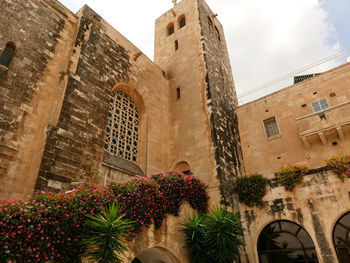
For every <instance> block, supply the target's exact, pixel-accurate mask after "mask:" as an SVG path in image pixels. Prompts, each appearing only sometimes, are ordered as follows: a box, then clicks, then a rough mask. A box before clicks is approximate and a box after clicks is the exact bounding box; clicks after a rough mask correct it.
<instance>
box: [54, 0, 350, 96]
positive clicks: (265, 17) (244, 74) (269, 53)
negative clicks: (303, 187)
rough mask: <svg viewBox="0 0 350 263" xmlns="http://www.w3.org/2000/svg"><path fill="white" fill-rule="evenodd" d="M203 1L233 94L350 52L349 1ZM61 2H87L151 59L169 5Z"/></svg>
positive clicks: (73, 1)
mask: <svg viewBox="0 0 350 263" xmlns="http://www.w3.org/2000/svg"><path fill="white" fill-rule="evenodd" d="M206 1H207V3H208V5H209V6H210V7H211V9H212V10H213V12H215V13H217V14H218V19H219V20H220V22H221V23H222V24H223V26H224V29H225V37H226V41H227V46H228V50H229V54H230V60H231V67H232V72H233V76H234V79H235V86H236V90H237V94H238V95H239V94H242V93H244V92H247V91H249V90H252V89H254V88H256V87H258V86H260V85H262V84H264V83H267V82H269V81H271V80H274V79H276V78H278V77H280V76H283V75H285V74H287V73H290V72H293V71H295V70H297V69H300V68H302V67H304V66H307V65H309V64H311V63H313V62H315V61H318V60H320V59H323V58H325V57H328V56H330V55H333V54H336V53H338V52H340V51H342V50H345V49H349V48H350V34H349V31H350V30H349V27H350V0H264V1H261V0H206ZM61 2H62V3H63V4H64V5H66V6H67V7H68V8H69V9H71V10H72V11H73V12H77V11H78V9H80V8H81V7H82V6H83V5H84V4H88V5H89V6H90V7H91V8H92V9H94V10H95V11H96V12H97V13H98V14H100V15H101V16H102V17H103V18H104V19H105V20H106V21H107V22H109V23H110V24H111V25H112V26H113V27H114V28H115V29H116V30H118V31H119V32H120V33H121V34H123V35H124V36H125V37H126V38H128V39H129V40H130V41H131V42H132V43H133V44H135V45H136V46H137V47H138V48H139V49H141V50H142V51H143V52H144V53H145V54H146V55H147V56H148V57H150V58H151V59H153V45H154V20H155V19H156V18H157V17H159V16H160V15H162V14H163V13H164V12H166V11H167V10H168V9H170V8H171V7H172V6H173V4H172V1H171V0H152V1H140V0H127V1H125V0H98V1H97V0H61ZM348 56H349V57H350V53H349V55H348ZM342 61H344V62H345V61H346V58H342ZM272 91H273V90H272V89H271V88H267V89H265V90H264V92H262V93H257V94H253V95H251V96H249V97H245V98H242V99H241V100H240V102H241V103H246V102H248V101H250V100H252V99H256V98H257V97H260V96H263V95H265V94H267V93H271V92H272Z"/></svg>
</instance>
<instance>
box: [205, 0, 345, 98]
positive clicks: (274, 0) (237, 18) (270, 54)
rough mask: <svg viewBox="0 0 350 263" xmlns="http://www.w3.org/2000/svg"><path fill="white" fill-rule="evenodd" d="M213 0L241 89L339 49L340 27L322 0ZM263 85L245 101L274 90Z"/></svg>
mask: <svg viewBox="0 0 350 263" xmlns="http://www.w3.org/2000/svg"><path fill="white" fill-rule="evenodd" d="M208 2H209V5H214V2H216V3H217V4H216V5H217V10H215V12H217V13H218V14H219V16H218V19H219V20H220V21H221V23H222V24H223V26H224V28H225V35H226V40H227V42H228V49H229V53H230V57H231V66H232V72H233V76H234V78H235V85H236V90H237V93H238V94H240V93H243V92H246V91H248V90H251V89H254V88H256V87H257V86H259V85H261V84H264V83H267V82H269V81H271V80H274V79H276V78H278V77H281V76H283V75H285V74H288V73H289V72H293V71H295V70H297V69H299V68H301V67H304V66H307V65H309V64H311V63H313V62H315V61H317V60H320V59H322V58H324V57H327V56H330V55H332V54H334V53H336V52H338V51H339V43H338V42H337V41H336V39H337V35H336V31H335V29H334V27H333V26H332V25H331V24H329V23H328V22H327V13H326V11H325V10H324V9H323V8H322V6H321V4H320V3H319V1H317V0H308V1H304V0H293V1H289V0H288V1H287V0H285V1H279V0H265V1H259V0H250V1H246V0H235V1H220V2H219V1H217V0H208ZM264 91H265V93H257V94H253V95H251V96H248V97H244V98H241V102H242V101H243V102H247V101H249V100H252V99H255V98H257V97H259V96H263V95H264V94H266V93H270V92H272V90H269V89H265V90H264ZM254 95H255V96H254Z"/></svg>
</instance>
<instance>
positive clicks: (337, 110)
mask: <svg viewBox="0 0 350 263" xmlns="http://www.w3.org/2000/svg"><path fill="white" fill-rule="evenodd" d="M296 123H297V127H298V129H299V136H300V138H301V140H302V141H303V142H304V145H305V146H306V147H307V148H309V147H310V144H309V142H308V139H307V138H308V137H310V136H314V135H317V136H319V137H320V139H321V141H322V143H323V144H327V138H326V132H328V131H331V130H333V129H335V130H336V132H337V134H338V136H339V139H340V140H342V141H344V140H345V135H344V132H343V127H344V126H346V125H349V124H350V102H345V103H342V104H338V105H336V106H334V107H331V108H329V109H327V110H324V111H322V112H315V113H312V114H308V115H305V116H303V117H300V118H298V119H296Z"/></svg>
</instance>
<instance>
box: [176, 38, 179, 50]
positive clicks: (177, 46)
mask: <svg viewBox="0 0 350 263" xmlns="http://www.w3.org/2000/svg"><path fill="white" fill-rule="evenodd" d="M178 49H179V41H177V40H175V51H176V50H178Z"/></svg>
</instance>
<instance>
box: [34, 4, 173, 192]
mask: <svg viewBox="0 0 350 263" xmlns="http://www.w3.org/2000/svg"><path fill="white" fill-rule="evenodd" d="M78 17H79V30H78V33H77V38H76V41H75V43H74V52H73V55H72V57H71V65H70V72H69V78H68V83H67V89H66V93H65V97H64V100H63V105H62V111H61V114H60V118H59V121H58V124H57V125H56V126H54V127H52V129H51V130H50V132H49V136H48V140H47V143H46V146H45V152H44V156H43V160H42V163H41V167H40V172H39V179H38V181H37V185H36V189H50V190H62V189H67V188H69V187H70V186H71V185H74V184H79V183H83V182H84V183H87V182H97V183H104V182H108V181H110V180H119V179H128V173H123V172H121V171H120V169H117V168H118V167H113V165H110V164H109V165H104V160H105V159H104V139H105V130H106V126H107V114H108V108H109V101H110V98H111V94H112V90H115V89H117V90H118V89H122V90H124V91H126V92H128V93H129V94H130V95H131V96H132V97H133V98H134V100H135V101H136V103H137V104H138V105H139V106H140V108H142V113H141V127H140V129H141V131H140V133H141V138H140V152H139V162H138V163H137V165H138V166H139V168H140V169H141V170H142V172H143V173H144V174H147V173H152V172H158V171H162V170H164V169H165V168H166V159H165V160H164V158H162V157H163V156H164V155H165V152H166V143H164V142H166V141H167V136H166V132H165V131H166V127H167V116H166V112H167V110H168V103H167V91H168V82H167V80H166V79H165V78H164V76H163V74H162V70H161V69H160V68H159V67H157V66H156V65H155V64H154V63H152V62H151V61H150V60H149V59H148V58H147V57H145V55H143V54H142V53H141V52H140V50H138V49H137V48H136V47H135V46H134V45H132V44H131V43H130V42H129V41H128V40H127V39H126V38H124V37H123V36H122V35H120V34H119V33H118V32H117V31H116V30H115V29H114V28H112V27H111V26H110V25H109V24H108V23H107V22H106V21H104V20H103V19H102V18H101V17H99V16H98V15H97V14H96V13H95V12H94V11H92V10H91V9H90V8H89V7H87V6H85V7H84V8H83V9H82V10H80V11H79V13H78Z"/></svg>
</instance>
